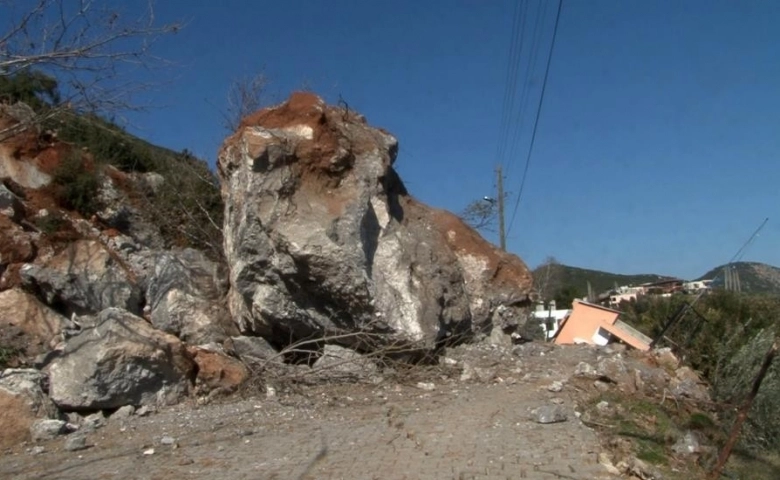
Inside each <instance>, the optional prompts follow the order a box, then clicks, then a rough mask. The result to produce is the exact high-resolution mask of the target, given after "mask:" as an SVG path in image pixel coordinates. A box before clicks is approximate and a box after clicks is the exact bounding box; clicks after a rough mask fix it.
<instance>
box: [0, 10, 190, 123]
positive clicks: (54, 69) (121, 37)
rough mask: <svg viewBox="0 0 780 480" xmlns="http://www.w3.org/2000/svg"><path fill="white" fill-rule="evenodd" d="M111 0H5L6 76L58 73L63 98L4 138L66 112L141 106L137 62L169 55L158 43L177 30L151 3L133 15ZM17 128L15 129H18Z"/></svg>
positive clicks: (1, 49) (153, 62)
mask: <svg viewBox="0 0 780 480" xmlns="http://www.w3.org/2000/svg"><path fill="white" fill-rule="evenodd" d="M118 5H119V4H118V3H116V2H110V1H107V0H0V18H2V19H3V22H2V23H3V24H5V25H7V27H6V28H7V30H6V31H5V32H0V77H13V76H15V75H17V74H19V73H22V72H25V71H31V70H34V71H37V72H42V73H43V74H45V75H48V76H50V77H52V78H54V79H56V81H57V84H58V89H59V93H60V99H59V100H60V101H59V102H58V103H57V104H56V105H52V106H51V108H49V109H47V110H46V111H45V113H40V112H38V114H37V115H36V116H34V117H32V118H29V119H26V120H25V121H23V122H20V124H18V125H15V126H13V127H6V129H5V130H0V139H2V138H3V137H4V136H5V137H7V136H8V135H9V134H11V135H13V134H14V133H16V132H18V131H19V130H20V129H25V128H28V127H29V126H31V125H33V124H35V123H39V122H41V121H43V120H46V119H49V118H52V117H55V116H57V115H58V114H59V113H61V112H73V113H85V112H91V113H96V114H102V115H105V114H107V113H110V114H115V113H116V112H119V111H122V110H127V109H131V108H137V106H134V105H133V104H132V102H131V98H130V97H131V96H132V94H134V93H137V92H138V91H139V90H141V89H144V88H148V87H149V84H148V83H141V82H135V81H133V80H129V79H131V78H135V77H134V76H133V75H131V71H132V69H136V68H146V69H148V68H152V67H155V66H159V65H161V64H164V63H165V62H164V61H163V60H162V59H160V58H158V57H156V56H155V55H154V54H153V52H152V46H153V45H154V43H155V42H156V41H157V40H158V39H159V38H160V37H162V36H164V35H168V34H172V33H176V32H177V31H178V30H179V29H180V28H181V24H179V23H168V24H159V23H158V22H157V21H156V19H155V15H154V8H153V5H152V3H151V0H150V1H149V3H146V4H145V5H144V8H143V9H141V10H142V11H141V13H134V14H131V13H129V12H127V11H125V10H123V9H122V7H120V6H118ZM11 130H12V131H11Z"/></svg>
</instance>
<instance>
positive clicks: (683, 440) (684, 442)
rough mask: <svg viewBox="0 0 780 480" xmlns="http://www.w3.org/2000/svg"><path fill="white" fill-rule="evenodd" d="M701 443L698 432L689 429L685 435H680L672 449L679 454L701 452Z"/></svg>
mask: <svg viewBox="0 0 780 480" xmlns="http://www.w3.org/2000/svg"><path fill="white" fill-rule="evenodd" d="M701 450H702V449H701V443H700V442H699V437H698V435H696V433H694V432H692V431H690V430H688V431H687V432H685V435H683V436H682V437H680V439H679V440H677V442H675V444H674V445H672V451H673V452H674V453H677V454H679V455H690V454H693V453H699V452H701Z"/></svg>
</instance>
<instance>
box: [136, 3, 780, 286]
mask: <svg viewBox="0 0 780 480" xmlns="http://www.w3.org/2000/svg"><path fill="white" fill-rule="evenodd" d="M542 2H543V3H544V4H546V8H545V11H544V13H545V15H544V16H543V18H542V20H541V22H540V27H539V28H540V30H539V31H540V32H543V35H542V36H541V37H540V38H541V39H540V41H539V46H538V48H539V54H538V58H537V64H536V68H535V69H534V71H533V73H532V75H530V89H529V92H530V96H529V100H530V102H529V105H528V108H527V112H526V115H525V120H524V126H523V129H522V132H523V134H522V136H520V137H518V143H517V145H518V147H517V149H516V154H515V155H512V156H509V155H508V156H507V157H506V158H503V159H502V162H503V163H504V165H505V168H507V169H508V175H507V178H506V189H507V190H508V191H509V192H510V197H509V209H510V212H509V215H511V210H512V207H513V206H514V202H515V199H516V196H515V195H516V194H517V191H518V189H519V185H520V180H521V176H522V175H521V174H522V170H523V166H524V164H525V156H526V152H527V148H528V139H529V137H530V131H531V127H532V124H533V116H534V114H535V109H536V102H537V101H538V98H539V91H540V88H541V85H542V80H543V76H544V75H543V73H544V64H545V61H546V56H547V52H548V49H549V45H550V38H551V34H552V30H553V28H552V27H553V23H554V17H555V10H556V7H557V2H555V1H553V0H551V1H549V2H544V1H543V0H542ZM515 3H516V2H515V0H472V1H459V0H425V1H419V0H414V1H401V0H394V1H359V0H354V1H339V0H330V1H313V0H309V1H257V2H250V1H231V0H223V1H220V2H191V1H173V0H166V1H164V2H162V1H161V2H158V5H157V16H158V18H159V20H161V21H172V20H182V19H183V20H186V21H187V23H188V25H187V26H186V28H185V29H184V30H182V31H181V32H180V33H179V34H177V35H176V36H173V37H170V38H167V39H165V40H163V41H162V42H161V43H159V44H158V45H157V53H158V54H159V55H161V56H163V57H165V58H168V59H170V60H172V61H174V62H176V63H177V65H178V66H177V67H176V68H174V69H171V70H168V71H166V72H164V78H165V80H166V84H165V85H163V86H162V87H160V88H159V90H158V91H157V92H156V93H155V94H154V95H150V97H149V98H148V99H147V100H149V101H151V102H152V103H154V104H156V105H157V106H158V107H157V108H155V109H153V110H152V111H150V112H149V113H146V114H143V115H139V116H134V117H133V118H132V120H133V123H134V125H135V127H134V130H135V131H137V132H139V133H140V134H141V135H142V136H144V137H146V138H148V139H150V140H152V141H154V142H157V143H160V144H162V145H165V146H168V147H171V148H174V149H183V148H188V149H189V150H191V151H194V152H195V153H196V154H198V155H199V156H201V157H204V158H208V159H209V161H210V162H211V163H213V162H214V159H215V157H216V151H217V149H218V148H219V145H220V143H221V141H222V139H223V137H224V135H225V133H226V132H225V131H224V130H223V129H222V127H221V118H220V109H221V108H222V106H223V105H224V103H225V98H226V92H227V89H228V87H229V85H230V83H231V81H232V80H233V79H235V78H237V77H240V76H242V75H247V74H252V73H255V72H259V71H262V72H264V73H265V74H266V75H267V76H268V78H269V79H270V81H271V85H270V89H269V95H268V101H269V102H276V101H279V100H281V99H283V98H285V97H286V96H287V95H288V94H289V92H290V91H293V90H296V89H300V88H302V87H307V88H310V89H311V90H313V91H315V92H316V93H318V94H320V95H321V96H323V97H325V99H326V100H328V101H331V102H335V101H336V100H337V99H338V97H339V95H341V96H343V98H344V99H345V100H346V101H347V102H348V103H349V105H350V106H351V107H352V108H354V109H357V110H358V111H360V112H361V113H363V114H364V115H366V117H367V118H368V120H369V122H370V123H371V124H372V125H376V126H381V127H384V128H386V129H388V130H389V131H391V132H392V133H393V134H394V135H395V136H397V137H398V139H399V141H400V145H401V150H400V154H399V158H398V161H397V164H396V165H397V169H398V170H399V172H400V174H401V176H402V178H403V179H404V181H405V182H406V184H407V186H408V188H409V189H410V191H411V193H412V194H413V195H414V196H416V197H417V198H419V199H421V200H422V201H424V202H426V203H428V204H430V205H433V206H436V207H441V208H446V209H449V210H452V211H455V212H457V211H460V210H461V209H462V208H463V207H464V206H465V205H466V204H468V203H469V202H470V201H472V200H473V199H478V198H481V197H483V196H485V195H493V196H494V195H495V193H494V190H493V189H494V184H495V181H494V173H493V169H494V167H495V165H496V163H497V161H498V160H499V158H498V157H497V146H498V143H499V132H500V127H501V120H502V107H503V105H504V103H503V100H504V89H505V84H506V79H507V67H508V53H509V46H510V42H511V33H512V16H513V12H514V8H515ZM539 3H540V0H533V1H531V2H529V4H530V10H529V20H528V24H527V30H526V37H525V38H526V40H525V42H526V44H525V47H524V49H525V50H524V52H523V55H522V60H521V61H522V62H523V63H522V65H523V68H521V69H520V74H519V80H518V83H517V89H518V93H517V96H518V97H519V95H520V93H519V92H520V90H521V89H522V86H523V84H524V81H525V78H526V76H525V75H526V73H525V68H524V66H525V64H526V62H527V61H528V58H529V57H528V52H529V50H530V48H529V46H530V43H531V40H530V37H531V31H532V25H531V24H532V23H533V19H534V18H535V16H534V15H535V14H534V9H536V8H537V6H538V5H539ZM778 25H780V2H775V1H758V0H754V1H739V2H735V1H731V0H699V1H694V0H686V1H677V0H668V1H659V0H653V1H647V0H587V1H585V0H564V6H563V12H562V15H561V19H560V24H559V28H558V38H557V43H556V47H555V51H554V55H553V58H552V64H551V69H550V76H549V81H548V83H547V92H546V98H545V102H544V106H543V109H542V113H541V119H540V122H539V126H538V133H537V138H536V145H535V148H534V151H533V155H532V157H531V164H530V168H529V171H528V177H527V182H526V188H525V192H524V193H523V198H522V201H521V203H520V205H519V209H518V213H517V218H516V220H515V223H514V226H513V228H512V230H511V233H510V235H509V238H508V249H509V250H511V251H512V252H514V253H517V254H518V255H520V256H521V257H522V258H523V259H525V260H526V262H527V263H528V264H529V265H530V266H532V267H533V266H536V265H538V264H539V263H540V262H541V261H542V260H544V258H545V257H546V256H548V255H553V256H555V257H556V258H558V260H559V261H561V262H563V263H566V264H570V265H575V266H581V267H586V268H596V269H601V270H609V271H615V272H621V273H639V272H654V273H661V274H669V275H677V276H682V277H695V276H698V275H701V274H703V273H704V272H705V271H706V270H708V269H709V268H711V267H713V266H715V265H718V264H721V263H725V262H726V261H727V260H729V259H730V257H731V256H732V255H733V254H734V253H735V252H736V251H737V249H738V248H739V247H740V246H741V245H742V244H743V242H744V241H745V240H746V239H747V238H748V237H749V236H750V234H751V233H752V232H753V230H755V229H756V228H757V227H758V226H759V224H760V223H761V222H762V221H763V219H764V218H765V217H770V221H769V223H768V224H767V226H766V227H765V228H764V230H763V231H762V233H761V236H760V237H759V238H757V239H756V241H755V242H754V244H753V245H752V246H751V247H750V249H749V250H748V252H747V253H746V255H745V257H744V260H754V261H762V262H767V263H771V264H774V265H780V250H778V244H779V242H778V240H780V215H778V205H780V202H778V200H780V193H778V192H780V188H778V187H779V185H780V162H779V161H778V154H779V153H780V28H778ZM158 75H159V74H158ZM513 114H516V113H513ZM495 237H496V236H495V234H488V238H490V239H491V240H494V241H495V239H496V238H495Z"/></svg>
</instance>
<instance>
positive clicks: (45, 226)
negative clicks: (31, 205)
mask: <svg viewBox="0 0 780 480" xmlns="http://www.w3.org/2000/svg"><path fill="white" fill-rule="evenodd" d="M64 224H65V220H64V219H63V218H62V217H61V216H59V215H57V214H55V213H50V214H48V215H46V216H44V217H38V218H36V219H35V226H36V227H38V229H39V230H40V231H41V232H43V233H44V234H46V235H54V234H55V233H57V232H58V231H59V229H60V228H62V226H63V225H64Z"/></svg>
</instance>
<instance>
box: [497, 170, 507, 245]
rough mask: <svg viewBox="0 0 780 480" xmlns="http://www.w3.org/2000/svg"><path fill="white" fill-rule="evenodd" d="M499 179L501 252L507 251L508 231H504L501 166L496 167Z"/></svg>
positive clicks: (499, 236) (499, 235)
mask: <svg viewBox="0 0 780 480" xmlns="http://www.w3.org/2000/svg"><path fill="white" fill-rule="evenodd" d="M496 176H497V177H498V180H497V185H498V242H499V245H500V247H501V250H503V251H506V231H505V229H504V174H503V172H502V171H501V165H499V166H497V167H496Z"/></svg>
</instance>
